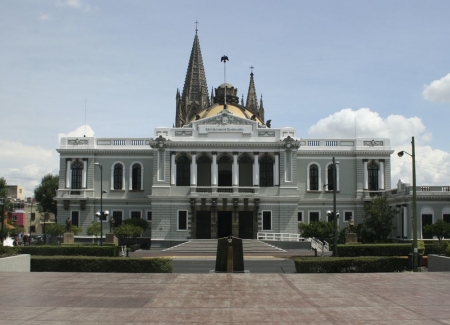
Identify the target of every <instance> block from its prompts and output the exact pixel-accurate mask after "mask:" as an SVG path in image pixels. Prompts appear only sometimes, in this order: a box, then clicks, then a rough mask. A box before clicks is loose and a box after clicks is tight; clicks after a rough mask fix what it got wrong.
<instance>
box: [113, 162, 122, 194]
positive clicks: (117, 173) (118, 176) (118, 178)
mask: <svg viewBox="0 0 450 325" xmlns="http://www.w3.org/2000/svg"><path fill="white" fill-rule="evenodd" d="M113 185H114V186H113V189H114V190H121V189H123V166H122V164H115V165H114V184H113Z"/></svg>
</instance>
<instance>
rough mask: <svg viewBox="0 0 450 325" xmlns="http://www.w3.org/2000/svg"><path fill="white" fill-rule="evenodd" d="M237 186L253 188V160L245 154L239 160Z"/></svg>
mask: <svg viewBox="0 0 450 325" xmlns="http://www.w3.org/2000/svg"><path fill="white" fill-rule="evenodd" d="M239 186H248V187H252V186H253V159H252V158H251V157H249V156H248V155H246V154H245V155H243V156H242V157H241V158H239Z"/></svg>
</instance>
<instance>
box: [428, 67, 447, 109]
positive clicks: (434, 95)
mask: <svg viewBox="0 0 450 325" xmlns="http://www.w3.org/2000/svg"><path fill="white" fill-rule="evenodd" d="M422 95H423V98H425V99H426V100H429V101H431V102H434V103H450V73H449V74H448V75H446V76H445V77H443V78H441V79H439V80H435V81H433V82H432V83H430V84H429V85H425V86H424V90H423V92H422Z"/></svg>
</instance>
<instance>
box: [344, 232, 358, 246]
mask: <svg viewBox="0 0 450 325" xmlns="http://www.w3.org/2000/svg"><path fill="white" fill-rule="evenodd" d="M357 242H358V234H357V233H356V232H348V233H346V234H345V243H346V244H349V243H357Z"/></svg>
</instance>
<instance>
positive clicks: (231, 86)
mask: <svg viewBox="0 0 450 325" xmlns="http://www.w3.org/2000/svg"><path fill="white" fill-rule="evenodd" d="M225 86H227V88H234V86H233V85H232V84H229V83H224V84H221V85H220V86H219V87H218V88H225Z"/></svg>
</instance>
